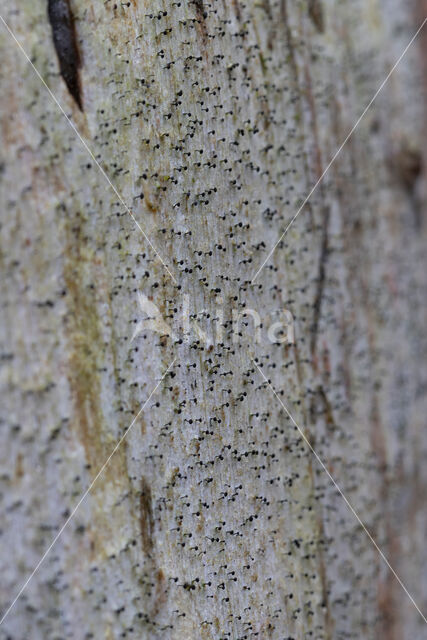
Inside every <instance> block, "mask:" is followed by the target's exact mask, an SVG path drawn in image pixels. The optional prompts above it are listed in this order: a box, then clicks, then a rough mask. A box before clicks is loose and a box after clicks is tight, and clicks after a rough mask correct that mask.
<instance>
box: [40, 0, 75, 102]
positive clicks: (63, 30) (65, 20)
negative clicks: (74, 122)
mask: <svg viewBox="0 0 427 640" xmlns="http://www.w3.org/2000/svg"><path fill="white" fill-rule="evenodd" d="M48 16H49V22H50V24H51V27H52V37H53V44H54V45H55V50H56V53H57V56H58V61H59V68H60V71H61V76H62V77H63V79H64V82H65V84H66V85H67V88H68V91H69V92H70V94H71V95H72V96H73V98H74V100H75V102H76V103H77V106H78V107H79V109H80V111H83V105H82V98H81V88H80V78H79V68H80V54H79V50H78V47H77V40H76V30H75V25H74V17H73V14H72V11H71V8H70V4H69V1H68V0H48Z"/></svg>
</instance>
